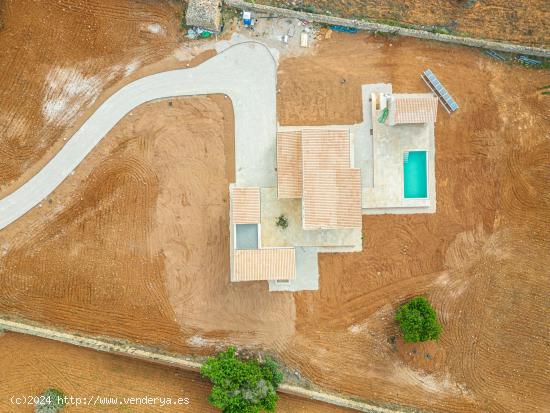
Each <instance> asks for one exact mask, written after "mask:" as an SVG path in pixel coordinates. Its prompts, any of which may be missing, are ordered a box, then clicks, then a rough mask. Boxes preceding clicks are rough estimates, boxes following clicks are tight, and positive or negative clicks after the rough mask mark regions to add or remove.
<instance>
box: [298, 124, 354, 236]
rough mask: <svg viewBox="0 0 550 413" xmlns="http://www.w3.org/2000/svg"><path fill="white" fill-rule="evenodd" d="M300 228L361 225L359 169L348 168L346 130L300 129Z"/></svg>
mask: <svg viewBox="0 0 550 413" xmlns="http://www.w3.org/2000/svg"><path fill="white" fill-rule="evenodd" d="M302 158H303V161H302V162H303V194H302V216H303V227H304V229H342V228H361V226H362V218H361V170H360V169H352V168H350V167H349V166H350V139H349V131H348V130H329V129H322V130H321V129H304V130H303V131H302Z"/></svg>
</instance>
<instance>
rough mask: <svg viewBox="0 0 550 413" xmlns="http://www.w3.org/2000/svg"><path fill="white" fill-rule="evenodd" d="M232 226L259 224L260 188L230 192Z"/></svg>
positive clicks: (235, 189) (239, 189)
mask: <svg viewBox="0 0 550 413" xmlns="http://www.w3.org/2000/svg"><path fill="white" fill-rule="evenodd" d="M231 213H232V216H233V224H259V223H260V188H258V187H244V188H233V189H232V190H231Z"/></svg>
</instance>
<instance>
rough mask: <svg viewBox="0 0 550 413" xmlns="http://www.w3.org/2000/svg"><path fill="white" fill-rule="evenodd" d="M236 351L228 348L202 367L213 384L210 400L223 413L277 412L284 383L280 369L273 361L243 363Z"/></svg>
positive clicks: (205, 375) (202, 373) (204, 373)
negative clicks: (280, 386)
mask: <svg viewBox="0 0 550 413" xmlns="http://www.w3.org/2000/svg"><path fill="white" fill-rule="evenodd" d="M235 352H236V351H235V348H234V347H229V348H228V349H227V350H226V351H224V352H221V353H219V354H218V355H217V356H216V357H210V358H208V360H207V361H206V362H205V363H204V365H203V366H202V368H201V375H202V376H203V377H207V378H208V379H210V381H211V382H212V384H213V387H212V392H211V393H210V396H208V401H209V402H210V403H211V404H212V405H213V406H214V407H217V408H219V409H221V410H222V412H223V413H259V412H260V411H266V412H274V411H275V406H276V404H277V400H278V399H279V397H278V396H277V387H279V384H280V383H281V381H282V380H283V375H282V373H281V372H280V371H279V367H278V366H277V364H276V363H275V362H274V361H273V360H271V359H267V360H265V361H263V362H259V361H257V360H248V361H243V360H240V359H238V358H237V357H236V355H235Z"/></svg>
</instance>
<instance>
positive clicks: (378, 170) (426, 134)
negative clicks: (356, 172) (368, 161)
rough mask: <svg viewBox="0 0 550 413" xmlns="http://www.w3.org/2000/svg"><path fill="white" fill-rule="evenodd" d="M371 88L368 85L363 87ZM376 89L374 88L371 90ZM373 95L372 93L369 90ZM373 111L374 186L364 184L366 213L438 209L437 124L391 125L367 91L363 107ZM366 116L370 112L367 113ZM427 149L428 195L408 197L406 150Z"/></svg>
mask: <svg viewBox="0 0 550 413" xmlns="http://www.w3.org/2000/svg"><path fill="white" fill-rule="evenodd" d="M365 90H369V89H367V88H364V89H363V91H364V92H365ZM370 91H372V89H371V90H370ZM369 96H370V93H369ZM366 110H368V111H370V112H371V115H370V117H368V119H370V121H371V127H372V130H373V136H372V165H373V182H372V186H364V187H363V188H362V192H363V199H362V204H363V214H414V213H433V212H435V206H436V203H435V199H436V194H435V137H434V125H433V124H410V125H395V126H388V125H386V124H380V123H379V122H378V121H376V119H377V118H378V116H379V115H380V111H379V110H375V109H374V108H373V105H372V103H371V102H369V97H367V96H365V94H363V111H364V112H365V111H366ZM364 116H365V118H367V115H366V114H364ZM414 150H421V151H426V152H427V162H428V168H427V172H428V176H427V179H428V197H427V198H405V197H404V180H403V156H404V154H405V152H410V151H414Z"/></svg>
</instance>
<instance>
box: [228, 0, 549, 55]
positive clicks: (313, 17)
mask: <svg viewBox="0 0 550 413" xmlns="http://www.w3.org/2000/svg"><path fill="white" fill-rule="evenodd" d="M224 3H225V4H226V5H227V6H230V7H234V8H237V9H241V10H248V11H255V12H257V13H266V14H272V15H276V16H281V17H293V18H296V19H301V20H308V21H314V22H317V23H324V24H329V25H335V26H347V27H353V28H356V29H358V30H367V31H375V32H382V33H392V34H398V35H401V36H408V37H416V38H419V39H425V40H435V41H438V42H446V43H453V44H459V45H463V46H470V47H478V48H482V49H491V50H498V51H501V52H508V53H517V54H525V55H529V56H539V57H550V49H544V48H541V47H531V46H522V45H518V44H511V43H501V42H495V41H492V40H483V39H475V38H472V37H461V36H453V35H449V34H439V33H432V32H428V31H425V30H418V29H408V28H404V27H398V26H390V25H388V24H381V23H373V22H367V21H361V20H351V19H344V18H341V17H334V16H325V15H323V14H315V13H306V12H301V11H295V10H289V9H283V8H278V7H272V6H265V5H262V4H253V3H248V2H246V1H243V0H224Z"/></svg>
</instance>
